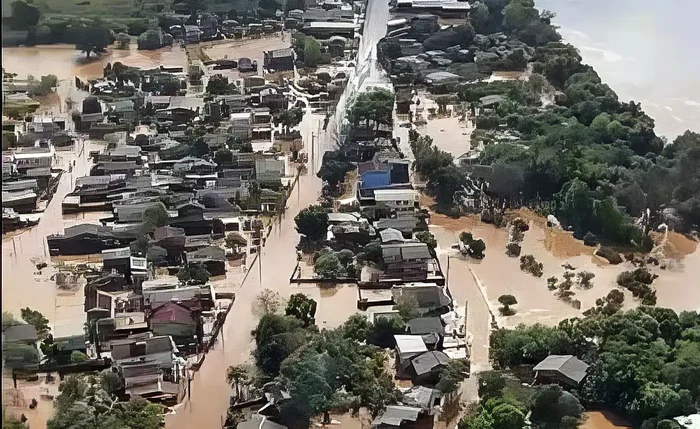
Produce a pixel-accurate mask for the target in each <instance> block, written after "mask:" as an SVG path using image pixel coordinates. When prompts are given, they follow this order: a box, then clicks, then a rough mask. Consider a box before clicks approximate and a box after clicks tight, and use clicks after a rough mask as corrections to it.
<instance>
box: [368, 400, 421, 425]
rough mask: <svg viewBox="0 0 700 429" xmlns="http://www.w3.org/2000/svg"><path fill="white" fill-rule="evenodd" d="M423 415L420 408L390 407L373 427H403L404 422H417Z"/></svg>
mask: <svg viewBox="0 0 700 429" xmlns="http://www.w3.org/2000/svg"><path fill="white" fill-rule="evenodd" d="M420 413H421V409H420V408H414V407H405V406H401V405H389V406H388V407H386V410H384V412H383V413H382V414H381V415H380V416H378V417H377V418H376V419H374V420H373V421H372V426H375V425H388V426H401V423H403V422H404V421H410V422H415V421H416V420H418V416H419V415H420Z"/></svg>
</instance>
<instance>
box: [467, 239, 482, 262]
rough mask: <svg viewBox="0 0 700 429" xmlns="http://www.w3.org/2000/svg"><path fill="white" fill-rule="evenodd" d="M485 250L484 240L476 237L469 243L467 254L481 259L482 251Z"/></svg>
mask: <svg viewBox="0 0 700 429" xmlns="http://www.w3.org/2000/svg"><path fill="white" fill-rule="evenodd" d="M485 250H486V243H484V240H482V239H478V240H474V241H472V242H471V244H470V245H469V255H470V256H471V257H473V258H476V259H483V258H484V256H486V255H484V251H485Z"/></svg>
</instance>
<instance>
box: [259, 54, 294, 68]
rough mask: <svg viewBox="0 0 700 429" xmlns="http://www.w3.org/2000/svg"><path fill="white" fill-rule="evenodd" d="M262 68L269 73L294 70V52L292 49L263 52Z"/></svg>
mask: <svg viewBox="0 0 700 429" xmlns="http://www.w3.org/2000/svg"><path fill="white" fill-rule="evenodd" d="M263 55H264V63H263V65H264V67H265V68H266V69H268V70H270V71H289V70H294V50H293V49H292V48H285V49H276V50H273V51H265V52H263Z"/></svg>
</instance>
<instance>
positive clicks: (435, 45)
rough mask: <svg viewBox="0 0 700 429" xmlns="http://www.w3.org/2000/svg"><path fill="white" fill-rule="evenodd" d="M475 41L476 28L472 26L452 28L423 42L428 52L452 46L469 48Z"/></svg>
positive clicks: (439, 32)
mask: <svg viewBox="0 0 700 429" xmlns="http://www.w3.org/2000/svg"><path fill="white" fill-rule="evenodd" d="M473 39H474V28H473V27H472V26H471V24H462V25H456V26H451V27H449V28H446V29H444V30H439V31H438V32H437V33H435V34H433V35H432V36H430V37H428V38H427V39H426V40H425V41H424V42H423V48H425V50H426V51H432V50H445V49H447V48H449V47H452V46H456V45H458V46H462V47H468V46H469V45H470V44H471V42H472V40H473Z"/></svg>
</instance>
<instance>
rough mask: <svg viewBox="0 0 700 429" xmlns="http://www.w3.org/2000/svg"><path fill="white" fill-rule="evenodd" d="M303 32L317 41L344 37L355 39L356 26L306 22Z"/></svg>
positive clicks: (341, 23)
mask: <svg viewBox="0 0 700 429" xmlns="http://www.w3.org/2000/svg"><path fill="white" fill-rule="evenodd" d="M301 32H302V33H304V34H306V35H307V36H313V37H316V38H317V39H328V38H330V37H331V36H343V37H347V38H349V39H352V38H354V37H355V24H354V23H353V22H322V21H314V22H306V23H304V26H303V27H302V28H301Z"/></svg>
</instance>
